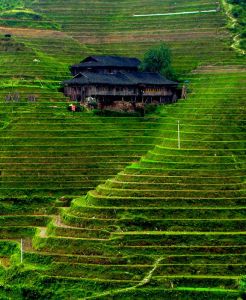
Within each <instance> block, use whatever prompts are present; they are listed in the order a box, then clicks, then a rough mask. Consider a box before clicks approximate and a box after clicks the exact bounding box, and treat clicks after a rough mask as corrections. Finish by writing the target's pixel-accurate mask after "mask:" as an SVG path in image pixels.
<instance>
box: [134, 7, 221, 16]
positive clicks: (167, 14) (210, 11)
mask: <svg viewBox="0 0 246 300" xmlns="http://www.w3.org/2000/svg"><path fill="white" fill-rule="evenodd" d="M215 12H218V10H217V9H210V10H195V11H183V12H176V13H161V14H160V13H159V14H143V15H141V14H134V15H133V17H157V16H174V15H189V14H200V13H215Z"/></svg>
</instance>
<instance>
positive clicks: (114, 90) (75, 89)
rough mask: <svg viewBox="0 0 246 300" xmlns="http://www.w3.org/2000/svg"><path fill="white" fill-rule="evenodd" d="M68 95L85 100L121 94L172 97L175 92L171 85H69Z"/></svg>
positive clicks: (126, 95)
mask: <svg viewBox="0 0 246 300" xmlns="http://www.w3.org/2000/svg"><path fill="white" fill-rule="evenodd" d="M64 93H65V95H66V96H68V97H70V98H71V100H74V101H75V100H79V101H80V100H83V99H85V98H86V97H89V96H95V97H96V96H105V97H106V96H115V97H117V96H119V97H124V96H125V97H144V98H145V97H171V96H173V95H174V94H175V93H174V91H173V90H172V89H171V88H169V87H147V88H138V87H120V86H118V87H114V86H112V87H111V86H94V85H91V86H82V87H80V86H67V87H65V88H64Z"/></svg>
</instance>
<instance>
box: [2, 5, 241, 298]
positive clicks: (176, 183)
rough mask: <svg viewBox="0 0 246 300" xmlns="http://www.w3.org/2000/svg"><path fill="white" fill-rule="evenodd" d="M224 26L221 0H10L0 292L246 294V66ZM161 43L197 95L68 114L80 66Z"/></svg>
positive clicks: (6, 11) (5, 13)
mask: <svg viewBox="0 0 246 300" xmlns="http://www.w3.org/2000/svg"><path fill="white" fill-rule="evenodd" d="M207 10H208V11H209V10H216V11H214V12H205V13H196V14H189V15H179V14H174V15H169V16H152V17H134V14H155V13H180V12H192V11H207ZM228 22H229V20H228V16H227V15H226V13H225V11H224V8H223V5H222V3H219V4H218V3H217V2H216V1H213V0H209V1H204V0H198V1H193V0H191V1H181V0H177V1H175V2H173V1H169V0H168V1H164V2H163V1H159V0H150V1H146V0H144V1H139V0H134V1H128V0H121V1H105V0H100V1H94V0H93V1H90V2H89V3H88V2H86V1H83V0H79V1H75V0H69V1H63V0H62V1H61V0H59V1H58V0H52V1H51V0H47V1H31V0H28V1H9V2H8V3H7V2H6V1H2V2H1V1H0V51H1V55H0V299H4V300H7V299H17V300H24V299H45V300H46V299H51V300H58V299H71V300H77V299H124V300H125V299H148V298H149V297H152V298H153V299H177V300H179V299H182V300H183V299H187V300H190V299H194V300H197V299H199V300H200V299H211V300H217V299H221V300H222V299H223V300H224V299H226V300H227V299H230V300H231V299H235V300H239V299H244V298H245V293H246V290H245V288H244V287H245V284H244V278H245V275H246V264H245V256H246V252H245V250H246V233H245V225H246V219H245V212H246V202H245V104H244V98H245V82H246V70H245V57H244V56H243V55H242V54H240V52H237V51H236V50H235V48H232V47H231V45H232V43H233V36H232V33H231V32H230V31H229V30H228V29H227V27H228ZM6 34H11V37H6ZM161 41H163V42H166V43H167V44H168V45H169V46H170V48H171V50H172V55H173V67H174V68H175V70H176V72H177V74H178V77H179V79H180V82H181V83H183V81H184V80H186V81H187V82H188V83H187V84H188V91H189V92H188V98H187V99H185V100H180V101H178V102H177V103H175V104H172V105H165V106H161V107H159V108H158V109H157V111H156V112H155V113H152V114H148V115H146V116H145V117H138V116H127V115H126V116H121V117H116V116H114V117H113V116H111V117H105V116H98V115H96V114H94V113H93V112H81V113H75V114H72V113H71V112H68V111H67V105H68V101H67V99H65V98H64V96H63V94H62V93H59V92H58V87H59V84H60V82H61V81H62V80H64V79H66V78H69V77H70V74H69V71H68V67H69V65H71V64H73V63H76V62H78V61H80V60H82V58H84V57H85V56H87V55H91V54H105V55H106V54H112V55H113V54H115V55H129V56H136V57H138V58H140V59H141V58H142V57H143V55H144V53H145V51H146V50H147V49H148V48H149V47H151V46H153V45H155V44H159V43H160V42H161ZM9 95H15V100H14V101H10V100H9ZM30 96H35V99H36V101H30ZM178 122H179V124H180V148H179V143H178Z"/></svg>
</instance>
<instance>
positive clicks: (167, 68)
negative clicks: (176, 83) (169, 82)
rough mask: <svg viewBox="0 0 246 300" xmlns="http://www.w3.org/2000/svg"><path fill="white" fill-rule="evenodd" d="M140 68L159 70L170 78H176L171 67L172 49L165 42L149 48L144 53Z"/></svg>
mask: <svg viewBox="0 0 246 300" xmlns="http://www.w3.org/2000/svg"><path fill="white" fill-rule="evenodd" d="M140 69H141V70H142V71H146V72H158V73H161V74H162V75H163V76H165V77H167V78H169V79H173V80H174V79H176V75H175V73H174V70H173V69H172V67H171V50H170V49H169V47H168V46H167V45H165V44H161V45H159V46H156V47H153V48H151V49H149V50H148V51H147V52H146V53H145V54H144V59H143V62H142V64H141V66H140Z"/></svg>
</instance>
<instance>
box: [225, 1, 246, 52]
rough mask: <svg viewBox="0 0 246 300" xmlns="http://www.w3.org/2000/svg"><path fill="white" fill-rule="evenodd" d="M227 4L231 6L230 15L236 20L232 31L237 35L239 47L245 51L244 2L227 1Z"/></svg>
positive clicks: (245, 24) (245, 17)
mask: <svg viewBox="0 0 246 300" xmlns="http://www.w3.org/2000/svg"><path fill="white" fill-rule="evenodd" d="M227 2H228V3H229V4H231V5H232V9H231V14H232V16H233V17H234V18H235V19H236V20H237V22H236V24H235V25H234V27H233V30H234V32H235V33H237V34H239V38H240V44H239V45H240V47H241V48H242V49H244V50H246V1H245V0H227Z"/></svg>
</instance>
